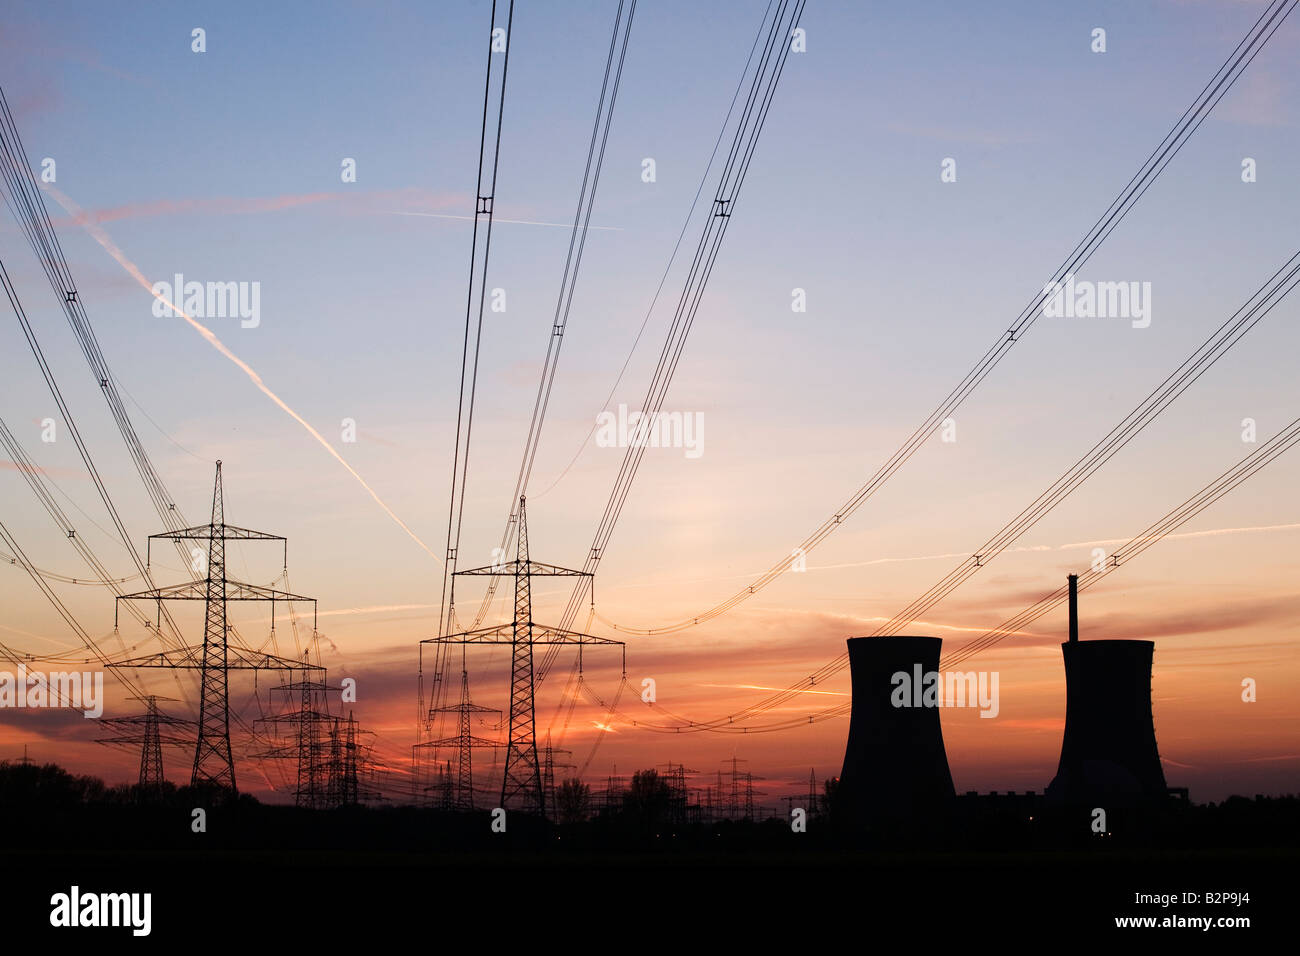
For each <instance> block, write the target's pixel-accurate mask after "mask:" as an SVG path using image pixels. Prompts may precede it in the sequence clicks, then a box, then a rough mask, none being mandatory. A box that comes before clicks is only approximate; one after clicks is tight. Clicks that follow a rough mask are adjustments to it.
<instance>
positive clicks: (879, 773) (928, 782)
mask: <svg viewBox="0 0 1300 956" xmlns="http://www.w3.org/2000/svg"><path fill="white" fill-rule="evenodd" d="M942 645H943V641H942V640H940V639H939V638H937V637H854V638H850V639H849V641H848V646H849V667H850V670H851V673H852V679H853V680H852V683H853V716H852V718H851V719H850V721H849V742H848V746H847V747H846V748H845V751H844V769H843V770H842V771H841V772H840V782H839V789H838V792H837V795H836V803H837V811H836V812H837V815H838V816H840V817H841V818H842V819H843V820H845V822H847V823H849V824H850V825H856V826H864V827H865V826H870V825H872V824H880V823H891V822H901V821H907V820H915V819H921V818H934V817H939V816H942V814H943V813H945V812H946V811H947V810H948V808H949V807H950V805H951V803H952V801H953V800H954V798H955V796H956V794H955V792H954V791H953V786H952V774H951V773H949V771H948V756H947V754H946V753H945V752H944V749H943V730H942V729H941V727H940V724H939V708H938V707H926V706H915V705H913V704H912V703H911V701H909V706H898V707H896V706H894V700H897V698H898V697H899V696H902V695H895V690H896V687H897V686H898V683H897V682H896V681H895V680H894V675H895V674H906V675H907V676H908V679H909V681H910V680H912V679H913V677H914V675H920V674H928V673H930V672H937V671H938V669H939V649H940V647H942ZM891 698H893V699H891Z"/></svg>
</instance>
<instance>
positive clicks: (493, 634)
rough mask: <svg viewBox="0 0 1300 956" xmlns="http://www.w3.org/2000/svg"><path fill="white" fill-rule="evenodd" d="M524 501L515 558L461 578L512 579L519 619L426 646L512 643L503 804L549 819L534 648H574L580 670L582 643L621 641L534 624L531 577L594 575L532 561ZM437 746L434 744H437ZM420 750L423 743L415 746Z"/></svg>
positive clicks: (432, 641)
mask: <svg viewBox="0 0 1300 956" xmlns="http://www.w3.org/2000/svg"><path fill="white" fill-rule="evenodd" d="M524 505H525V499H524V498H522V497H521V498H520V499H519V532H518V539H517V547H516V552H515V560H514V561H511V562H509V563H507V564H504V565H493V566H491V567H483V568H471V569H469V570H467V571H457V572H456V574H457V575H486V576H492V577H499V576H501V575H513V576H514V579H515V615H514V619H513V620H512V621H511V622H510V623H509V624H506V625H500V626H497V627H484V628H477V629H475V630H471V631H465V632H462V633H459V634H449V635H446V636H441V637H432V638H428V639H427V640H424V641H421V643H422V644H510V645H511V661H510V664H511V666H510V735H509V739H508V741H507V743H506V763H505V773H504V774H503V775H502V779H501V806H502V807H508V806H510V805H511V803H512V802H513V803H515V804H516V805H522V809H523V810H525V811H526V812H531V813H536V814H538V815H540V816H545V815H546V795H545V789H544V788H543V786H542V768H541V765H540V763H539V761H538V758H537V734H536V720H535V712H536V706H535V702H534V682H533V646H534V645H536V644H576V645H578V654H579V657H578V661H579V668H581V661H582V656H581V655H582V645H584V644H615V645H619V646H622V643H623V642H622V641H611V640H609V639H608V638H603V637H592V636H591V635H590V634H581V633H579V632H577V631H569V630H565V629H564V628H559V627H550V626H546V625H541V624H536V623H534V621H533V606H532V578H534V577H542V576H549V577H591V574H590V573H589V572H586V571H574V570H572V569H571V568H561V567H558V566H556V565H553V564H543V563H541V562H540V561H533V560H532V559H531V558H530V557H529V554H528V521H527V518H526V517H525V514H524ZM434 745H435V746H436V745H437V744H436V742H434ZM416 746H417V747H419V746H424V744H416Z"/></svg>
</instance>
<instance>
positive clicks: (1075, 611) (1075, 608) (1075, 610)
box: [1066, 574, 1079, 644]
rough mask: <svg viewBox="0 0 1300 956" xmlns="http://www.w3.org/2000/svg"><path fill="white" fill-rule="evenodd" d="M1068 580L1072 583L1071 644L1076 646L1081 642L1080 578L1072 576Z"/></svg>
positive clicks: (1075, 575)
mask: <svg viewBox="0 0 1300 956" xmlns="http://www.w3.org/2000/svg"><path fill="white" fill-rule="evenodd" d="M1066 580H1068V581H1069V582H1070V643H1071V644H1074V643H1076V642H1077V641H1078V640H1079V576H1078V575H1077V574H1071V575H1069V576H1068V577H1067V578H1066Z"/></svg>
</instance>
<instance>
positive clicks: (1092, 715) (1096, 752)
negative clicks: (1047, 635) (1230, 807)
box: [836, 575, 1169, 827]
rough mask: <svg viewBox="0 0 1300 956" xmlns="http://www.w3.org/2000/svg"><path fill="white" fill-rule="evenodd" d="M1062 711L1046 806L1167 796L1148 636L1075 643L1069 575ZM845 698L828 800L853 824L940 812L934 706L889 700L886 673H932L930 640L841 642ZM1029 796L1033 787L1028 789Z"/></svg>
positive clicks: (941, 770)
mask: <svg viewBox="0 0 1300 956" xmlns="http://www.w3.org/2000/svg"><path fill="white" fill-rule="evenodd" d="M1069 581H1070V588H1069V621H1070V623H1069V638H1068V640H1067V641H1066V642H1064V643H1063V644H1062V645H1061V652H1062V655H1063V658H1064V663H1065V680H1066V717H1065V731H1064V734H1063V736H1062V741H1061V759H1060V764H1059V766H1058V768H1057V772H1056V776H1055V778H1054V779H1053V780H1052V782H1051V783H1050V784H1049V785H1048V787H1047V790H1046V792H1045V794H1044V797H1043V803H1044V804H1045V805H1046V806H1048V807H1058V808H1062V809H1072V808H1079V807H1090V808H1091V807H1104V808H1107V809H1110V808H1115V809H1121V808H1149V807H1154V806H1159V805H1161V804H1162V803H1163V802H1164V801H1165V800H1166V799H1167V797H1168V795H1169V790H1168V787H1167V786H1166V783H1165V776H1164V771H1163V769H1162V768H1161V765H1160V756H1159V752H1158V750H1157V747H1156V736H1155V723H1154V720H1153V716H1152V710H1151V664H1152V658H1153V654H1154V649H1155V644H1154V642H1152V641H1129V640H1095V641H1080V640H1079V606H1078V583H1077V577H1076V576H1075V575H1070V576H1069ZM847 643H848V651H849V667H850V672H851V676H852V690H853V704H852V717H851V718H850V722H849V736H848V742H847V745H846V747H845V752H844V766H843V770H842V771H841V773H840V781H839V787H838V792H837V795H836V803H837V807H838V815H839V817H840V819H841V820H844V821H847V822H849V823H850V824H851V825H855V826H868V827H871V826H873V825H874V826H877V827H880V826H895V825H902V824H907V823H909V822H919V821H924V820H932V821H938V820H941V819H943V818H944V817H945V816H946V815H947V813H948V811H949V809H950V808H951V806H952V804H953V802H954V800H955V798H956V794H955V792H954V788H953V781H952V773H951V771H950V770H949V768H948V757H947V752H946V751H945V749H944V743H943V729H942V726H941V724H940V707H938V706H898V705H897V703H898V701H897V699H895V694H894V692H895V687H896V681H895V679H894V675H896V674H899V673H900V672H901V673H904V674H908V675H912V674H916V675H918V676H919V675H920V674H929V673H932V672H937V671H938V670H939V654H940V649H941V648H942V645H943V641H942V640H941V639H940V638H937V637H855V638H849V639H848V642H847ZM1030 796H1032V794H1031V795H1030Z"/></svg>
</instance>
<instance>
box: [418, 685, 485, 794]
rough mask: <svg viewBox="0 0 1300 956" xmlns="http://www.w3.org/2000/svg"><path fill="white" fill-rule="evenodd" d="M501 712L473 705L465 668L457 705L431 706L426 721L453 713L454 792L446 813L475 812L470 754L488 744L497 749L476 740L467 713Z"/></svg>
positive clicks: (471, 755) (480, 739) (471, 758)
mask: <svg viewBox="0 0 1300 956" xmlns="http://www.w3.org/2000/svg"><path fill="white" fill-rule="evenodd" d="M499 713H501V711H500V710H498V709H497V708H496V707H484V706H482V705H481V704H476V703H474V702H473V701H472V700H471V699H470V696H469V672H468V671H467V670H465V668H464V667H462V668H461V671H460V703H459V704H456V705H454V706H447V707H430V708H429V719H430V720H432V719H433V715H434V714H456V715H457V716H456V737H455V740H456V789H455V798H454V800H451V801H448V804H449V805H448V806H447V807H446V809H449V810H452V809H454V810H473V809H474V769H473V768H474V763H473V760H474V758H473V753H474V748H475V747H482V746H485V745H490V746H492V747H494V748H495V747H496V746H497V745H496V743H495V742H494V741H493V742H487V741H484V740H482V738H479V737H475V736H474V734H473V733H472V732H471V730H470V714H499Z"/></svg>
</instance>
